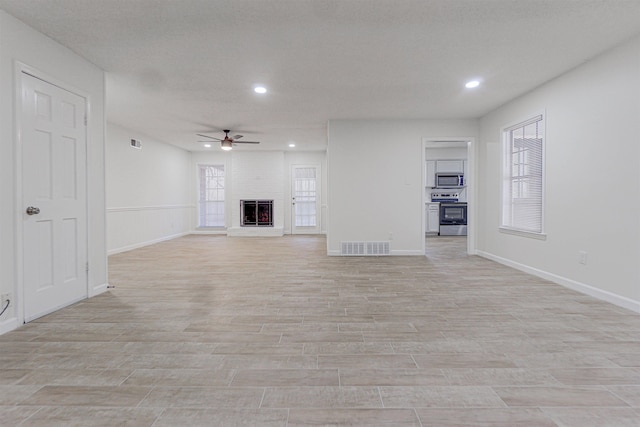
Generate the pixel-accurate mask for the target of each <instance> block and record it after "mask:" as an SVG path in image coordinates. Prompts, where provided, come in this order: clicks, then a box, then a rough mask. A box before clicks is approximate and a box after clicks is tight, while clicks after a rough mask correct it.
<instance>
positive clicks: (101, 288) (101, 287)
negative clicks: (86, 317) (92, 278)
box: [89, 283, 109, 298]
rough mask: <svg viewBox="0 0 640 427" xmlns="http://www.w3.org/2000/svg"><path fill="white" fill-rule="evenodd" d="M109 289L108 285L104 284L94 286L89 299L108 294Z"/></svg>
mask: <svg viewBox="0 0 640 427" xmlns="http://www.w3.org/2000/svg"><path fill="white" fill-rule="evenodd" d="M108 288H109V284H108V283H102V284H100V285H97V286H94V287H93V289H92V290H91V292H90V293H89V298H91V297H95V296H96V295H100V294H102V293H105V292H107V289H108Z"/></svg>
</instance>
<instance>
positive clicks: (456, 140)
mask: <svg viewBox="0 0 640 427" xmlns="http://www.w3.org/2000/svg"><path fill="white" fill-rule="evenodd" d="M422 157H423V165H424V168H423V183H424V192H423V202H424V203H423V206H424V207H425V209H424V214H423V216H422V217H423V228H422V229H423V231H424V233H423V235H422V236H423V239H422V240H423V242H424V245H425V253H427V247H428V245H429V242H431V243H432V244H435V243H437V239H438V238H439V237H441V235H443V234H452V233H449V232H447V233H441V232H440V231H441V229H440V228H441V221H440V215H441V209H440V208H441V206H440V205H439V203H432V196H434V199H433V200H434V201H437V202H443V201H444V202H454V203H456V202H458V203H464V204H466V205H464V212H465V218H464V220H465V221H464V223H465V224H464V227H461V226H460V225H459V224H458V223H456V225H457V228H458V229H463V228H464V233H461V232H456V233H453V234H456V236H455V239H459V240H464V246H465V247H466V250H467V253H468V254H472V253H474V251H475V249H474V248H475V243H474V242H475V234H474V232H475V229H474V221H475V215H474V212H475V193H474V191H475V178H474V171H475V139H474V138H471V137H441V138H423V140H422ZM439 173H440V175H442V174H443V173H444V174H445V175H446V174H447V173H451V174H454V173H455V174H461V175H463V176H464V181H463V182H462V183H461V184H463V185H461V186H460V187H459V188H451V187H450V186H445V187H448V188H438V185H437V182H438V181H437V180H436V177H437V176H439V175H438V174H439ZM445 177H446V176H445ZM461 180H462V179H461ZM458 234H463V235H458Z"/></svg>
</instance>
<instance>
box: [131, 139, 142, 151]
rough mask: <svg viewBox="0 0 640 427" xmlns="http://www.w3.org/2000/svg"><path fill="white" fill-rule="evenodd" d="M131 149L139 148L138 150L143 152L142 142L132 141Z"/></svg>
mask: <svg viewBox="0 0 640 427" xmlns="http://www.w3.org/2000/svg"><path fill="white" fill-rule="evenodd" d="M131 147H133V148H137V149H138V150H141V149H142V142H140V140H139V139H132V140H131Z"/></svg>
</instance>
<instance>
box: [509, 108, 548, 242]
mask: <svg viewBox="0 0 640 427" xmlns="http://www.w3.org/2000/svg"><path fill="white" fill-rule="evenodd" d="M503 132H504V134H503V144H504V146H503V148H504V151H503V159H504V161H503V173H502V177H503V182H502V224H501V225H502V227H503V228H506V229H511V230H515V231H521V232H526V233H536V234H542V233H543V190H544V175H543V173H544V118H543V116H542V115H539V116H536V117H534V118H532V119H530V120H527V121H525V122H522V123H519V124H517V125H515V126H511V127H508V128H506V129H504V131H503Z"/></svg>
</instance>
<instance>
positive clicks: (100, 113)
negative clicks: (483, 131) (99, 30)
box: [0, 10, 107, 333]
mask: <svg viewBox="0 0 640 427" xmlns="http://www.w3.org/2000/svg"><path fill="white" fill-rule="evenodd" d="M18 63H21V64H24V65H25V66H27V67H29V68H30V69H31V70H33V71H35V74H37V75H38V76H39V77H41V78H44V79H45V80H46V79H49V80H55V83H59V84H62V85H64V86H65V87H68V88H74V90H76V89H77V90H78V91H81V92H82V93H83V94H86V95H87V97H88V103H89V115H88V126H87V166H88V181H87V191H88V204H89V206H88V209H89V224H88V226H89V230H88V251H89V253H88V257H89V258H88V260H89V268H90V270H89V289H88V294H89V296H93V295H95V294H97V293H100V292H102V291H104V290H106V285H107V270H106V243H105V232H104V228H105V201H104V129H105V122H104V115H105V113H104V104H105V99H104V73H103V71H102V70H100V69H98V68H97V67H96V66H94V65H92V64H90V63H89V62H88V61H86V60H84V59H82V58H81V57H79V56H78V55H76V54H75V53H73V52H71V51H70V50H68V49H66V48H64V47H62V46H61V45H59V44H58V43H56V42H54V41H53V40H51V39H49V38H47V37H45V36H44V35H42V34H40V33H38V32H36V31H35V30H33V29H32V28H30V27H28V26H26V25H24V24H23V23H22V22H20V21H18V20H16V19H15V18H13V17H12V16H10V15H7V14H6V13H5V12H4V11H2V10H0V183H1V185H0V200H2V201H3V202H2V204H0V293H3V294H4V293H11V294H12V295H13V296H14V298H13V304H12V305H13V306H12V307H10V308H9V309H8V311H7V312H5V314H3V316H2V317H1V318H0V333H3V332H6V331H7V330H10V329H13V328H15V327H17V326H18V324H20V323H21V322H22V319H20V318H19V317H20V312H21V310H15V308H16V307H20V306H21V304H22V303H23V301H22V300H21V296H22V291H23V288H22V283H21V280H22V273H21V270H20V268H21V267H20V262H21V257H22V256H21V254H20V253H18V252H17V251H16V248H18V247H21V245H20V243H19V242H18V239H19V238H20V235H21V233H20V232H19V230H20V229H21V227H22V224H21V220H19V218H20V214H21V212H22V208H23V204H22V200H21V195H20V188H19V180H18V173H19V171H18V170H17V168H16V166H17V164H16V159H17V156H18V155H19V152H17V145H16V143H15V136H16V129H15V123H16V111H15V105H16V104H15V100H16V80H17V78H18V77H19V76H17V75H16V74H17V72H16V69H17V68H16V67H17V66H18Z"/></svg>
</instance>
